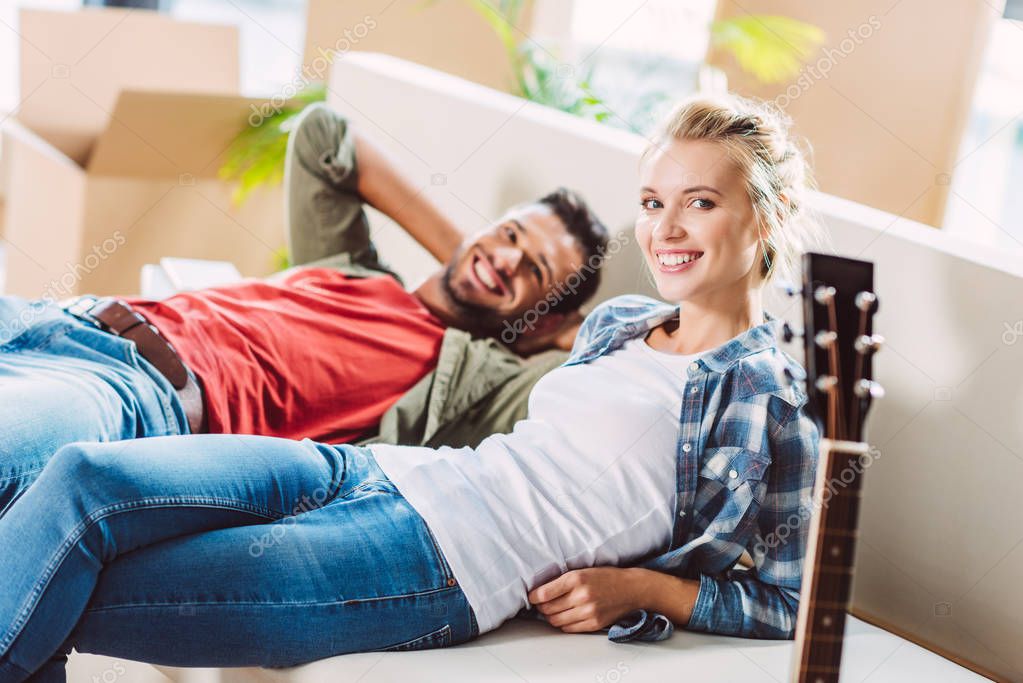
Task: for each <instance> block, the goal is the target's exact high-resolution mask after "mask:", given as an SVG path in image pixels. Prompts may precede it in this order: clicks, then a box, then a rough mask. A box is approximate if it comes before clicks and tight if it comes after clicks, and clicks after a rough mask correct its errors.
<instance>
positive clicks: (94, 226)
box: [3, 9, 284, 299]
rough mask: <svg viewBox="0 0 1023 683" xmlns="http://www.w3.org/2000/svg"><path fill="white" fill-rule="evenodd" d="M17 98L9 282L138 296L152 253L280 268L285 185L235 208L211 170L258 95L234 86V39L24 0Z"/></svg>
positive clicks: (225, 32)
mask: <svg viewBox="0 0 1023 683" xmlns="http://www.w3.org/2000/svg"><path fill="white" fill-rule="evenodd" d="M21 32H22V35H23V36H24V37H25V40H23V41H22V43H21V46H22V47H21V59H22V63H21V84H22V93H23V95H22V97H23V100H24V101H23V105H22V107H21V108H20V110H19V112H18V115H17V120H13V121H12V120H9V121H8V122H7V123H6V124H5V125H4V130H3V149H4V154H3V163H4V165H5V175H6V178H7V198H6V212H5V213H6V220H5V224H6V226H5V229H6V239H7V281H6V286H5V291H6V292H7V293H9V294H19V295H22V296H29V297H36V296H51V297H53V298H57V299H59V298H63V297H65V296H69V295H71V294H74V293H85V292H89V293H95V294H129V293H133V292H135V291H137V289H138V283H139V273H140V269H141V267H142V266H143V265H144V264H145V263H151V262H154V261H158V260H159V259H160V258H161V257H164V256H181V257H191V258H209V259H223V260H229V261H232V262H233V263H235V264H236V265H237V266H238V268H239V269H240V270H241V271H242V273H244V274H245V275H264V274H268V273H269V272H271V271H272V270H273V252H274V250H275V249H277V248H279V247H280V246H281V245H283V243H284V236H283V234H282V211H283V196H282V193H281V190H280V188H275V189H273V190H269V191H266V192H256V193H254V194H253V195H252V196H251V197H250V199H249V201H248V202H247V203H246V204H245V205H244V207H242V208H241V209H240V210H239V209H234V208H232V207H231V204H230V193H231V188H230V187H229V186H228V185H227V184H226V183H224V182H222V181H220V180H218V179H217V178H216V172H217V169H218V168H219V166H220V164H221V163H222V161H223V154H224V151H225V150H226V148H227V146H228V145H229V143H230V142H231V140H232V139H233V138H234V136H235V135H236V134H237V133H238V131H239V130H240V128H241V127H242V126H244V125H245V123H246V121H247V119H248V117H249V115H250V113H251V111H252V110H251V108H250V107H251V106H256V107H257V108H258V107H260V106H261V105H263V101H262V100H254V99H248V98H243V97H240V96H238V95H237V94H236V93H237V90H238V33H237V29H235V28H234V27H229V26H211V25H202V24H194V23H186V22H179V21H175V20H173V19H171V18H170V17H167V16H165V15H159V14H156V13H152V12H147V11H141V10H134V11H132V10H108V9H86V10H82V11H79V12H72V13H63V12H41V11H27V10H23V11H22V13H21Z"/></svg>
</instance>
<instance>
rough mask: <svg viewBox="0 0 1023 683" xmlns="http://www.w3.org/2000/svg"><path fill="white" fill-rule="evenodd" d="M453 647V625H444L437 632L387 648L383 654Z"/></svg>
mask: <svg viewBox="0 0 1023 683" xmlns="http://www.w3.org/2000/svg"><path fill="white" fill-rule="evenodd" d="M449 645H451V625H450V624H444V625H443V626H441V627H440V628H439V629H437V630H435V631H430V632H429V633H427V634H425V635H422V636H419V637H418V638H413V639H412V640H406V641H405V642H403V643H398V644H397V645H392V646H390V647H386V648H384V649H383V650H381V652H405V651H407V650H429V649H432V648H437V647H447V646H449Z"/></svg>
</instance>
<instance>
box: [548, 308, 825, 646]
mask: <svg viewBox="0 0 1023 683" xmlns="http://www.w3.org/2000/svg"><path fill="white" fill-rule="evenodd" d="M677 310H678V309H677V308H676V307H674V306H669V305H668V304H664V303H661V302H658V301H655V300H653V299H650V298H647V297H641V296H621V297H617V298H614V299H611V300H610V301H607V302H605V303H604V304H602V305H600V306H598V307H597V308H596V309H595V310H594V311H593V312H592V313H590V314H589V315H588V316H587V317H586V320H585V321H584V322H583V324H582V327H581V328H580V330H579V334H578V336H577V337H576V340H575V345H574V347H573V349H572V354H571V356H570V357H569V359H568V361H567V362H566V365H573V364H577V363H587V362H589V361H592V360H593V359H595V358H598V357H600V356H603V355H605V354H608V353H611V352H612V351H614V350H615V349H617V348H619V347H621V346H622V345H623V344H624V343H625V342H626V341H627V340H629V339H632V338H635V337H639V336H640V335H646V334H647V332H649V331H650V330H652V329H653V328H655V327H657V326H658V325H660V324H662V323H663V322H665V321H666V320H668V319H670V318H672V317H674V316H675V315H676V313H677ZM764 318H765V322H764V323H763V324H761V325H758V326H756V327H753V328H751V329H749V330H747V331H746V332H743V333H742V334H740V335H739V336H737V337H734V338H733V339H731V340H729V341H728V342H726V343H724V344H723V345H721V346H719V347H717V348H716V349H714V350H712V351H709V352H707V353H704V354H702V355H701V356H700V357H699V358H697V359H696V360H695V361H694V362H693V363H691V364H690V365H689V368H688V371H687V372H688V376H687V377H686V378H685V382H686V384H685V388H684V392H685V394H684V396H683V401H682V413H681V415H680V416H679V422H680V429H679V442H678V449H677V451H676V454H677V467H676V491H677V493H678V495H677V501H678V502H677V503H676V510H675V517H674V519H675V524H674V529H673V532H672V541H671V546H670V547H669V548H668V549H667V550H666V551H665V552H663V553H660V554H658V555H656V556H654V557H650V558H649V559H647V560H646V561H645V562H643V563H642V564H641V566H643V567H645V568H647V569H654V570H658V571H663V572H667V573H670V574H674V575H676V576H680V577H684V578H690V579H699V582H700V590H699V594H698V596H697V599H696V604H695V606H694V608H693V613H692V616H691V618H690V620H689V624H688V625H687V626H686V628H688V629H690V630H693V631H708V632H712V633H721V634H726V635H733V636H744V637H751V638H792V637H793V634H794V631H795V626H796V613H797V611H798V605H799V590H800V585H801V581H802V568H803V557H804V554H805V552H806V542H807V536H808V529H807V523H806V521H807V519H808V517H809V512H810V508H811V493H812V490H813V484H814V479H815V473H816V467H817V455H818V446H819V443H818V442H819V431H818V427H817V424H816V422H815V421H814V420H813V419H812V418H811V417H810V415H809V414H808V413H807V411H806V410H805V409H804V406H805V405H806V393H805V391H803V390H802V389H801V388H800V387H799V386H798V385H797V384H796V383H794V382H791V381H789V379H788V378H787V376H788V377H794V378H796V379H800V380H801V379H805V377H806V372H805V370H804V369H803V368H802V366H801V365H799V363H798V362H796V361H795V360H794V359H793V358H792V357H791V356H789V355H788V354H786V353H785V352H784V351H782V350H781V349H779V348H778V338H779V336H780V335H779V330H780V327H781V325H782V321H781V320H780V319H778V318H775V317H774V316H773V315H771V314H770V313H767V312H765V313H764ZM743 550H748V551H749V553H750V556H751V557H752V558H753V565H754V566H753V568H752V569H749V570H744V569H734V567H735V564H736V561H737V560H738V559H739V557H740V555H742V552H743ZM671 631H672V625H671V623H670V622H669V621H668V620H667V619H666V618H665V617H664V616H663V615H658V614H648V613H646V612H637V613H633V615H630V617H629V618H627V619H625V620H623V621H622V622H620V623H619V624H618V625H616V626H615V627H612V629H611V632H610V634H609V636H610V637H611V639H612V640H616V641H623V640H636V639H640V640H661V639H663V638H666V637H667V636H668V635H670V634H671Z"/></svg>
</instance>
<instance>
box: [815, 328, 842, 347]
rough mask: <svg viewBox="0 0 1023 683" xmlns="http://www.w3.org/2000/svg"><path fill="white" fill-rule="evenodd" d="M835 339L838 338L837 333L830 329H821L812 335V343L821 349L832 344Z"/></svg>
mask: <svg viewBox="0 0 1023 683" xmlns="http://www.w3.org/2000/svg"><path fill="white" fill-rule="evenodd" d="M836 339H838V334H837V333H836V332H833V331H832V330H821V331H820V332H818V333H817V334H816V335H814V338H813V343H814V344H816V345H817V346H819V347H820V348H822V349H826V348H828V347H829V346H831V345H832V344H834V343H835V340H836Z"/></svg>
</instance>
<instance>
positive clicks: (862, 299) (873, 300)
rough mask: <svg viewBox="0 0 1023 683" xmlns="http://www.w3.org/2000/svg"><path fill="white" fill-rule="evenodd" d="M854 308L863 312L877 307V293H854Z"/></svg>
mask: <svg viewBox="0 0 1023 683" xmlns="http://www.w3.org/2000/svg"><path fill="white" fill-rule="evenodd" d="M856 308H858V309H860V310H861V311H863V312H864V313H869V312H870V311H871V309H874V310H876V309H877V294H874V293H873V292H859V293H858V294H857V295H856Z"/></svg>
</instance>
